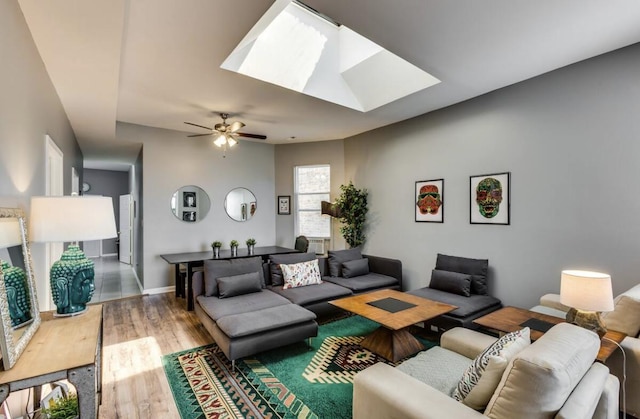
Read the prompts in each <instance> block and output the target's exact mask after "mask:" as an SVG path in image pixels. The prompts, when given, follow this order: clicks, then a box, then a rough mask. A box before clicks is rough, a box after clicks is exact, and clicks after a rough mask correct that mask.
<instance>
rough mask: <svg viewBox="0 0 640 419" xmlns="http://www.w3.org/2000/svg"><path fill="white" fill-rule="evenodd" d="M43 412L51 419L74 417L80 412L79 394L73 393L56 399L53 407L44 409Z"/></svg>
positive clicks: (72, 418) (69, 418)
mask: <svg viewBox="0 0 640 419" xmlns="http://www.w3.org/2000/svg"><path fill="white" fill-rule="evenodd" d="M42 413H44V414H45V415H46V417H47V418H49V419H74V418H77V417H78V415H79V413H78V396H76V395H75V394H71V395H69V396H67V397H63V398H60V399H57V400H56V401H54V402H53V403H52V405H51V407H49V408H47V409H43V410H42Z"/></svg>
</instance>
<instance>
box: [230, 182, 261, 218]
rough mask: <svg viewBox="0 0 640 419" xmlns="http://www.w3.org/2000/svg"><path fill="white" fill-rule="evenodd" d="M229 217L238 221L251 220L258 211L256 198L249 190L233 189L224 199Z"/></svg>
mask: <svg viewBox="0 0 640 419" xmlns="http://www.w3.org/2000/svg"><path fill="white" fill-rule="evenodd" d="M224 209H225V211H227V215H229V217H231V218H233V219H234V220H236V221H247V220H250V219H251V218H252V217H253V216H254V214H255V213H256V210H257V209H258V201H256V196H255V195H254V194H253V192H251V191H250V190H249V189H247V188H235V189H232V190H231V191H230V192H229V193H228V194H227V197H226V198H225V199H224Z"/></svg>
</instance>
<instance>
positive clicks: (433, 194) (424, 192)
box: [416, 185, 442, 215]
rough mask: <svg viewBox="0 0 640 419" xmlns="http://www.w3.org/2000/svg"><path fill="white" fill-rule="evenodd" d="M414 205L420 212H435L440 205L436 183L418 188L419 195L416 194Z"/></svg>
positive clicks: (433, 213)
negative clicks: (416, 198) (416, 199)
mask: <svg viewBox="0 0 640 419" xmlns="http://www.w3.org/2000/svg"><path fill="white" fill-rule="evenodd" d="M416 205H417V206H418V209H419V210H420V214H432V215H435V214H437V213H438V210H439V209H440V205H442V201H441V200H440V191H439V190H438V187H437V186H436V185H424V186H423V187H422V188H420V195H418V202H417V203H416Z"/></svg>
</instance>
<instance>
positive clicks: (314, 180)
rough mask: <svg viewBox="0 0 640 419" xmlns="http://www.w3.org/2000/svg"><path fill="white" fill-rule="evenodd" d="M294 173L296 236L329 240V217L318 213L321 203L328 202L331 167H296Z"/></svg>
mask: <svg viewBox="0 0 640 419" xmlns="http://www.w3.org/2000/svg"><path fill="white" fill-rule="evenodd" d="M294 170H295V172H294V182H295V187H294V193H295V196H294V200H295V202H294V209H295V215H296V217H295V230H296V236H299V235H304V236H306V237H307V238H325V239H328V238H331V217H327V216H323V215H322V213H321V212H320V208H321V202H322V201H329V192H330V190H331V167H330V166H329V165H328V164H326V165H314V166H296V167H295V169H294Z"/></svg>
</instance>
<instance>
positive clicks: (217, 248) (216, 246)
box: [211, 241, 222, 258]
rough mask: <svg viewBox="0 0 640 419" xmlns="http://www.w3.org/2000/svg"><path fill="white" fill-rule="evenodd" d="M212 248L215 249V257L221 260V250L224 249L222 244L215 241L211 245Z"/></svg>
mask: <svg viewBox="0 0 640 419" xmlns="http://www.w3.org/2000/svg"><path fill="white" fill-rule="evenodd" d="M211 247H212V248H213V257H214V258H219V257H220V248H221V247H222V242H219V241H215V242H213V243H211Z"/></svg>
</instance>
